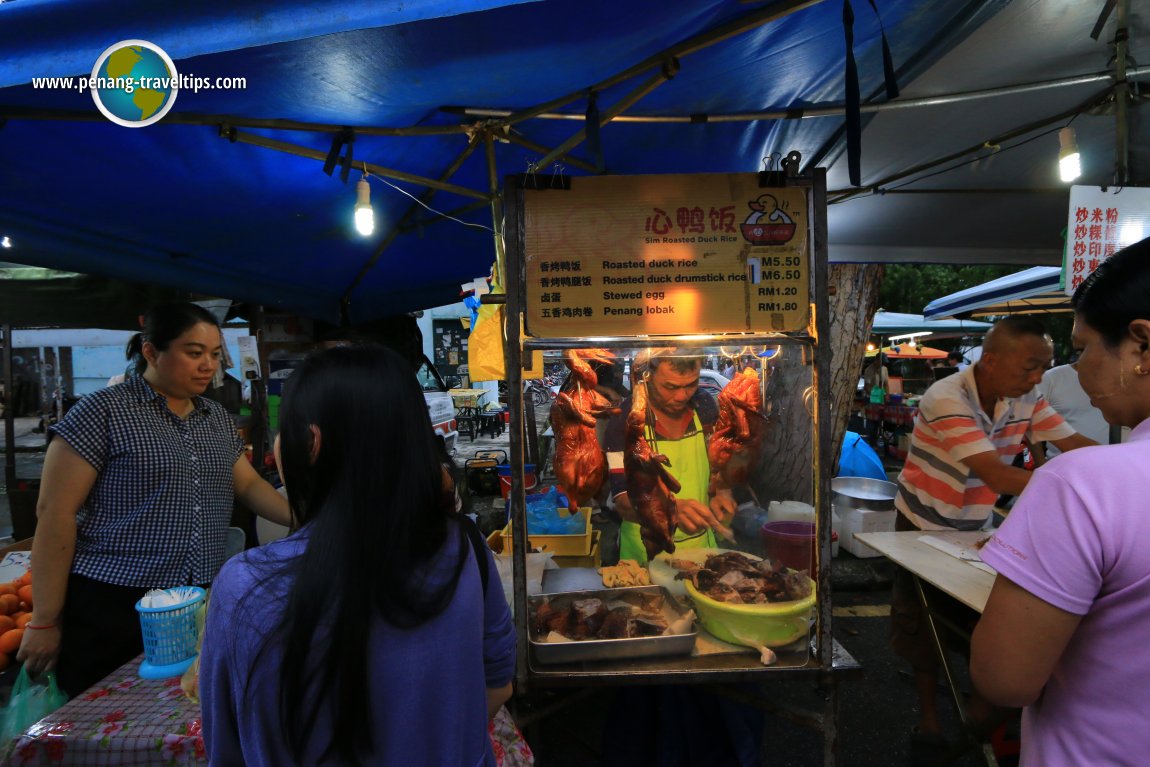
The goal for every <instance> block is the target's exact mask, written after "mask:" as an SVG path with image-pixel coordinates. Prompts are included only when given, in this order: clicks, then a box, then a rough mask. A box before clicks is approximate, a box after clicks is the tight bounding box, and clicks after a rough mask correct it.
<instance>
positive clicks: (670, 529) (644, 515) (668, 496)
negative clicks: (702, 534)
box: [623, 381, 680, 559]
mask: <svg viewBox="0 0 1150 767" xmlns="http://www.w3.org/2000/svg"><path fill="white" fill-rule="evenodd" d="M669 465H670V461H668V460H667V456H665V455H659V454H657V453H656V452H655V451H654V450H653V449H651V443H650V442H648V441H647V382H646V381H640V382H638V383H636V384H635V385H634V386H633V387H632V389H631V412H630V413H628V414H627V438H626V443H625V445H624V447H623V471H624V474H625V475H626V478H627V497H628V499H629V500H630V501H631V507H632V508H633V509H634V510H635V514H636V516H637V517H638V521H639V527H640V535H641V536H642V538H643V546H644V548H646V549H647V558H648V559H653V558H654V557H655V555H656V554H658V553H659V552H660V551H666V552H668V553H672V552H674V551H675V539H674V536H675V524H676V523H675V495H674V494H675V493H677V492H679V489H680V485H679V481H678V480H676V479H675V478H674V477H673V476H671V474H670V472H668V471H667V466H669Z"/></svg>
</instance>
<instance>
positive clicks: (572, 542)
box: [502, 506, 591, 557]
mask: <svg viewBox="0 0 1150 767" xmlns="http://www.w3.org/2000/svg"><path fill="white" fill-rule="evenodd" d="M560 513H561V514H562V513H563V512H562V510H560ZM579 513H580V514H582V515H583V522H584V529H583V532H582V534H580V535H543V534H539V533H528V535H527V545H528V546H529V547H531V549H532V550H535V551H550V552H551V553H552V554H554V555H555V556H557V557H580V556H586V555H588V554H590V553H591V507H590V506H580V507H579ZM502 534H503V540H504V542H505V546H506V547H507V553H509V554H510V553H511V551H512V544H511V523H510V522H508V523H507V525H506V526H504V528H503V530H502Z"/></svg>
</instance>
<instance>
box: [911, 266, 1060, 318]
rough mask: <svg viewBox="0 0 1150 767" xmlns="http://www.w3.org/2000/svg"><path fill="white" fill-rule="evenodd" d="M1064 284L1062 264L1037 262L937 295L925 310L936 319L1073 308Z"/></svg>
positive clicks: (925, 313) (928, 315) (1055, 310)
mask: <svg viewBox="0 0 1150 767" xmlns="http://www.w3.org/2000/svg"><path fill="white" fill-rule="evenodd" d="M1061 285H1062V269H1061V267H1057V266H1036V267H1033V268H1031V269H1025V270H1023V271H1021V272H1017V273H1015V274H1008V275H1005V276H1003V277H999V278H998V279H994V280H990V281H989V282H984V283H982V284H981V285H975V286H974V287H973V288H967V289H966V290H960V291H958V292H957V293H951V294H950V295H949V296H943V297H942V298H936V299H935V300H933V301H931V302H930V303H929V304H927V305H926V308H925V309H924V310H923V313H924V316H925V317H928V318H930V319H932V320H933V319H938V318H943V317H972V316H977V317H986V316H992V315H1003V314H1029V313H1034V312H1065V311H1070V296H1068V295H1066V292H1065V291H1064V290H1063V289H1062V287H1061ZM942 321H945V320H942Z"/></svg>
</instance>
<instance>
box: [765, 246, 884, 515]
mask: <svg viewBox="0 0 1150 767" xmlns="http://www.w3.org/2000/svg"><path fill="white" fill-rule="evenodd" d="M883 271H884V269H883V266H882V265H881V264H878V265H876V264H832V265H831V267H830V272H829V274H828V278H827V281H828V284H829V285H830V295H829V296H828V298H827V303H828V305H829V309H830V327H831V332H830V338H826V339H822V343H829V344H830V345H831V352H832V361H831V370H830V377H829V380H828V381H826V382H824V385H823V392H822V393H823V396H826V397H830V412H831V429H830V433H831V440H832V444H833V445H834V446H835V449H834V464H833V465H832V466H830V467H827V470H828V471H831V472H834V471H835V467H836V466H837V465H838V458H839V453H840V452H841V451H842V442H843V435H844V433H845V432H846V427H847V421H848V420H850V415H851V411H852V409H853V407H854V397H855V389H856V388H857V386H858V379H859V376H860V375H861V373H862V368H863V360H864V355H865V351H866V341H867V336H868V335H869V334H870V327H871V323H872V322H873V321H874V313H875V310H876V308H877V304H878V289H879V286H880V285H881V284H882V276H883ZM792 348H793V347H786V349H787V352H786V353H784V354H783V355H782V356H780V357H779V358H777V359H775V360H772V361H771V363H770V368H771V373H770V379H769V380H768V381H767V392H766V393H767V402H768V403H769V404H770V406H771V418H770V425H769V426H768V427H767V434H766V437H765V439H764V440H763V450H762V456H761V460H760V464H759V471H758V472H757V474H756V475H755V476H756V479H755V480H753V482H754V491H755V494H756V495H757V497H758V499H759V503H760V505H763V506H765V505H766V503H767V502H768V501H771V500H793V501H804V502H806V503H813V497H814V495H813V494H814V486H813V483H812V482H811V477H810V466H811V464H812V462H813V460H814V432H813V426H814V421H813V418H812V416H811V412H812V409H813V407H814V400H813V398H812V397H811V396H810V395H811V393H812V392H811V391H810V389H811V386H812V384H813V374H812V369H811V368H809V367H808V365H809V364H810V359H809V355H810V350H806V349H804V350H803V352H804V353H802V354H800V353H799V351H798V350H797V349H796V350H795V352H794V353H790V352H791V350H792ZM804 357H806V358H807V359H804Z"/></svg>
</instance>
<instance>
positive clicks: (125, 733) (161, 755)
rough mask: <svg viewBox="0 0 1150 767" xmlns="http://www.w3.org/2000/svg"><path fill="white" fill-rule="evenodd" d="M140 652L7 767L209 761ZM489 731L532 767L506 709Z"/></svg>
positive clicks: (39, 730)
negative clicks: (144, 669)
mask: <svg viewBox="0 0 1150 767" xmlns="http://www.w3.org/2000/svg"><path fill="white" fill-rule="evenodd" d="M143 659H144V657H143V656H142V655H141V656H140V657H138V658H136V659H135V660H133V661H130V662H128V663H125V664H124V665H123V666H120V668H118V669H116V670H115V671H114V672H112V673H111V674H109V675H108V676H107V678H105V679H104V681H102V682H101V683H99V684H97V685H95V686H94V687H92V688H90V689H88V690H87V691H86V692H84V693H82V694H81V695H78V696H77V697H75V698H73V699H72V700H70V701H68V702H67V703H65V704H64V705H63V706H61V707H60V708H58V709H56V711H55V712H54V713H52V714H51V715H49V716H47V717H45V718H44V719H41V720H40V721H39V722H37V723H36V724H34V725H32V726H31V727H29V728H28V730H27V731H25V732H24V734H23V735H21V736H20V737H19V738H17V739H16V740H15V741H13V742H12V743H9V744H4V747H3V750H2V753H0V765H3V767H9V766H11V767H23V766H24V765H157V766H158V765H164V766H165V767H166V766H167V765H197V764H207V763H208V757H207V754H206V753H205V752H204V739H203V737H202V736H201V735H200V705H199V703H194V702H192V701H190V700H188V698H187V696H186V695H184V692H183V690H181V689H180V678H179V677H174V678H172V679H159V680H152V679H141V678H140V676H139V672H140V663H141V662H142V661H143ZM489 731H490V733H491V739H492V745H493V746H494V748H495V756H496V761H497V762H498V763H499V765H500V767H526V766H527V765H531V764H534V757H533V756H532V754H531V749H530V747H528V745H527V743H526V742H525V741H524V740H523V736H522V734H521V733H520V732H519V728H518V727H516V726H515V722H514V720H513V719H512V718H511V716H510V714H509V713H508V712H507V709H506V708H504V709H501V710H500V712H499V714H498V715H497V716H496V717H495V719H494V720H492V722H491V724H490V726H489Z"/></svg>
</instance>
